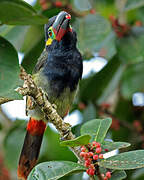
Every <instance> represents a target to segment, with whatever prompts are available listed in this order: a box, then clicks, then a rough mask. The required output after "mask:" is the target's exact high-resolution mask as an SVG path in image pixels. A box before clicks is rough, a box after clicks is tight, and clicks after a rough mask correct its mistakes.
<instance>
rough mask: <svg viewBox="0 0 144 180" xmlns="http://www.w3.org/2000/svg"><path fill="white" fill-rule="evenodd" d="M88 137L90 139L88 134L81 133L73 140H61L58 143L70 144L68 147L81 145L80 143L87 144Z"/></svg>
mask: <svg viewBox="0 0 144 180" xmlns="http://www.w3.org/2000/svg"><path fill="white" fill-rule="evenodd" d="M90 139H91V136H90V135H83V136H79V137H77V138H75V139H73V140H68V141H62V142H60V145H62V146H70V147H75V146H82V145H85V144H88V143H89V141H90Z"/></svg>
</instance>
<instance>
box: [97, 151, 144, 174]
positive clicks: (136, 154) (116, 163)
mask: <svg viewBox="0 0 144 180" xmlns="http://www.w3.org/2000/svg"><path fill="white" fill-rule="evenodd" d="M98 164H99V166H101V167H104V168H110V169H118V170H128V169H136V168H142V167H144V150H137V151H129V152H125V153H121V154H118V155H116V156H112V157H110V158H107V159H105V160H102V161H100V162H99V163H98Z"/></svg>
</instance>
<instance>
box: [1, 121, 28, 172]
mask: <svg viewBox="0 0 144 180" xmlns="http://www.w3.org/2000/svg"><path fill="white" fill-rule="evenodd" d="M25 126H26V121H22V120H16V121H15V122H14V124H13V126H12V127H11V129H10V130H9V131H8V133H7V135H6V137H5V139H4V153H5V162H6V165H7V167H8V168H10V169H16V168H17V165H18V158H19V154H20V150H21V148H22V144H23V141H24V136H25V132H26V131H25Z"/></svg>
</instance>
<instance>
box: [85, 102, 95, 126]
mask: <svg viewBox="0 0 144 180" xmlns="http://www.w3.org/2000/svg"><path fill="white" fill-rule="evenodd" d="M95 117H96V109H95V107H94V105H93V104H92V103H90V104H88V105H87V106H86V109H85V110H84V111H83V123H85V122H87V121H89V120H90V119H94V118H95Z"/></svg>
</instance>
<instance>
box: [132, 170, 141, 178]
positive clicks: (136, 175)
mask: <svg viewBox="0 0 144 180" xmlns="http://www.w3.org/2000/svg"><path fill="white" fill-rule="evenodd" d="M143 178H144V168H141V169H137V170H135V171H134V173H133V174H132V179H134V180H140V179H141V180H142V179H143Z"/></svg>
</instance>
